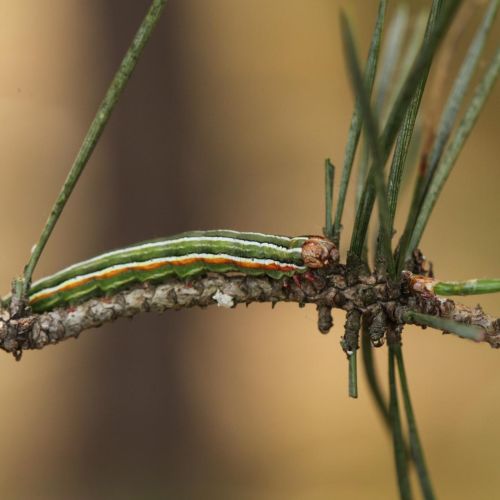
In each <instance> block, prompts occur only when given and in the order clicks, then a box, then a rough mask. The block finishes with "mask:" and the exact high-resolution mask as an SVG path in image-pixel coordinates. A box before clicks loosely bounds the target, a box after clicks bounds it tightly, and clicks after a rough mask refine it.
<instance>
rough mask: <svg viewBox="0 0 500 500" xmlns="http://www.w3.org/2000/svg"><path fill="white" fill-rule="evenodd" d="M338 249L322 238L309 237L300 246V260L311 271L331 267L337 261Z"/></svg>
mask: <svg viewBox="0 0 500 500" xmlns="http://www.w3.org/2000/svg"><path fill="white" fill-rule="evenodd" d="M339 258H340V254H339V251H338V248H337V247H336V246H335V244H334V243H332V242H331V241H330V240H328V239H326V238H324V237H323V236H309V238H308V239H307V241H306V242H305V243H304V244H303V245H302V259H303V261H304V264H305V265H306V266H307V267H309V268H311V269H320V268H322V267H327V266H331V265H332V264H336V263H337V262H338V261H339Z"/></svg>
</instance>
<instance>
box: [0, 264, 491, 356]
mask: <svg viewBox="0 0 500 500" xmlns="http://www.w3.org/2000/svg"><path fill="white" fill-rule="evenodd" d="M314 276H315V279H314V280H313V281H312V282H309V281H304V282H303V283H301V284H300V286H297V285H296V284H295V283H294V282H293V281H287V280H286V279H282V280H273V279H271V278H268V277H265V276H264V277H251V276H228V275H222V274H221V275H207V276H201V277H198V278H194V279H192V280H190V281H189V282H186V281H183V280H179V279H170V280H167V281H166V282H164V283H162V284H159V285H151V284H145V285H140V286H136V287H134V288H130V289H127V290H124V291H122V292H120V293H117V294H116V295H113V296H110V297H101V298H99V299H91V300H88V301H86V302H83V303H81V304H76V305H73V306H71V307H67V308H60V309H55V310H53V311H51V312H47V313H43V314H33V315H29V316H27V317H24V318H15V317H10V314H9V311H8V310H7V309H3V310H0V348H1V349H3V350H5V351H7V352H10V353H14V354H15V355H16V356H19V355H20V353H21V352H22V351H23V350H26V349H41V348H43V347H45V346H47V345H49V344H57V343H58V342H60V341H62V340H65V339H67V338H70V337H77V336H78V335H79V334H80V333H81V332H83V331H86V330H88V329H90V328H96V327H99V326H101V325H103V324H104V323H108V322H111V321H114V320H116V319H118V318H121V317H124V318H130V317H132V316H135V315H136V314H139V313H142V312H158V313H159V312H164V311H166V310H168V309H174V310H178V309H183V308H190V307H196V306H197V307H207V306H210V305H216V304H217V305H219V306H220V307H234V306H236V305H237V304H246V305H248V304H251V303H254V302H267V303H270V304H272V305H273V306H274V305H275V304H277V303H278V302H295V303H297V304H298V305H299V306H302V305H304V304H316V305H317V307H318V310H319V311H323V312H324V311H328V310H330V309H332V308H338V309H343V310H345V311H347V312H349V311H353V310H356V311H359V313H360V314H361V315H362V316H363V318H379V316H380V313H383V315H384V321H382V322H380V324H387V325H392V326H394V325H404V324H405V323H408V322H412V323H418V320H416V319H415V317H410V316H409V315H408V312H409V311H413V312H416V313H421V314H426V315H431V316H434V317H436V318H444V319H447V320H452V321H456V322H459V323H461V324H464V325H472V326H478V327H479V328H480V329H481V331H482V333H483V336H482V339H481V340H482V341H484V342H487V343H488V344H490V345H491V347H494V348H500V319H498V318H493V317H491V316H488V315H487V314H485V313H484V312H483V311H482V310H481V309H480V308H479V307H476V308H469V307H467V306H464V305H462V304H459V303H456V302H454V301H452V300H449V299H443V298H440V297H437V296H435V295H433V294H431V293H419V292H415V291H414V290H412V289H411V287H409V286H408V283H407V282H405V281H403V283H401V286H398V287H395V286H394V284H389V283H387V282H385V281H381V280H380V278H378V281H377V278H376V276H375V275H372V274H366V275H362V274H361V275H360V276H359V277H358V281H357V282H356V283H354V284H351V285H349V286H347V285H346V282H347V281H346V269H345V267H344V266H342V265H338V266H337V268H336V269H334V272H333V273H331V274H329V275H327V276H324V275H323V276H322V275H320V274H319V273H317V274H315V275H314ZM319 320H320V321H323V322H322V323H320V324H319V327H320V329H321V330H322V331H325V330H327V329H328V328H325V323H324V314H322V315H321V314H320V316H319ZM330 325H331V322H330ZM369 330H370V328H369ZM377 335H378V333H377ZM380 340H381V339H380V338H378V341H377V343H375V342H374V345H382V342H380ZM372 342H373V340H372Z"/></svg>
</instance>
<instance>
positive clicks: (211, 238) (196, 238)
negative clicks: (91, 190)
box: [31, 230, 307, 287]
mask: <svg viewBox="0 0 500 500" xmlns="http://www.w3.org/2000/svg"><path fill="white" fill-rule="evenodd" d="M225 231H230V230H225ZM230 232H233V233H235V234H239V233H238V231H230ZM247 234H253V235H256V236H272V235H269V234H262V233H247ZM273 237H274V236H273ZM278 238H283V239H285V238H286V239H287V240H289V241H291V240H295V239H302V237H296V238H289V237H287V236H278ZM303 239H304V241H306V240H307V238H306V237H304V238H303ZM189 241H213V242H217V241H223V242H226V243H239V244H242V245H243V246H254V247H264V248H271V249H274V250H278V251H281V252H284V253H286V254H289V255H297V256H300V255H301V253H302V250H301V248H300V247H297V248H286V247H282V246H280V245H276V244H274V243H267V242H259V241H252V240H240V239H238V238H228V237H227V236H184V237H183V238H177V239H175V240H162V241H153V242H149V243H142V244H139V245H134V246H131V247H126V248H120V249H118V250H112V251H111V252H106V253H103V254H101V255H97V256H96V257H92V258H91V259H88V260H84V261H82V262H77V263H76V264H72V265H71V266H68V267H66V268H64V269H62V270H61V271H58V272H57V273H54V274H52V275H50V276H48V277H45V278H41V279H39V280H37V281H35V282H34V283H33V284H32V285H31V286H32V287H35V286H38V285H39V284H40V283H42V282H44V281H45V280H47V279H55V278H57V276H59V275H61V274H64V273H67V272H68V271H72V270H73V269H77V268H78V267H80V266H83V265H88V264H92V263H93V262H97V261H98V260H100V259H102V258H106V257H112V256H113V255H119V254H121V253H123V252H129V251H134V250H147V249H151V248H156V247H162V246H169V245H175V244H177V243H186V242H189Z"/></svg>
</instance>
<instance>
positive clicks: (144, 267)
mask: <svg viewBox="0 0 500 500" xmlns="http://www.w3.org/2000/svg"><path fill="white" fill-rule="evenodd" d="M196 262H204V263H206V264H233V265H235V266H236V267H241V268H246V269H263V270H266V271H283V272H288V271H294V270H295V269H296V267H295V266H292V265H289V264H278V263H276V264H262V263H259V262H252V261H247V262H242V261H235V260H232V259H226V258H223V257H214V258H210V259H207V258H205V257H196V258H189V259H179V260H177V261H170V262H152V263H149V264H140V265H135V266H129V267H124V268H122V269H114V270H112V271H109V272H107V273H104V274H101V275H99V276H90V277H87V278H82V279H80V280H77V281H73V282H72V283H68V284H67V285H66V286H64V287H61V288H59V289H58V290H55V291H53V292H47V293H45V294H40V295H38V296H37V297H36V298H35V299H33V300H31V303H32V304H34V303H35V302H38V301H40V300H43V299H46V298H47V297H50V296H51V295H54V294H56V293H60V292H67V291H68V290H72V289H73V288H77V287H79V286H81V285H85V284H86V283H89V282H90V281H94V280H95V281H97V280H105V279H108V278H113V277H114V276H118V275H120V274H122V273H125V272H127V271H150V270H152V269H158V268H160V267H162V266H166V265H173V266H188V265H190V264H194V263H196ZM72 279H74V278H72Z"/></svg>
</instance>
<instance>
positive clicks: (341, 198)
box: [333, 0, 387, 246]
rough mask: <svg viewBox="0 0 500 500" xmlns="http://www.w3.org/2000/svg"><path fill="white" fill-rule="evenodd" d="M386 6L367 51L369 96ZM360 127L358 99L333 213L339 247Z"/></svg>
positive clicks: (383, 3)
mask: <svg viewBox="0 0 500 500" xmlns="http://www.w3.org/2000/svg"><path fill="white" fill-rule="evenodd" d="M386 4H387V0H381V1H380V3H379V7H378V15H377V20H376V23H375V28H374V30H373V35H372V40H371V43H370V49H369V51H368V57H367V61H366V69H365V88H366V89H367V92H368V93H369V94H371V91H372V88H373V82H374V80H375V74H376V71H377V63H378V55H379V51H380V40H381V37H382V28H383V26H384V20H385V10H386ZM361 126H362V119H361V114H360V104H359V99H358V98H357V99H356V104H355V106H354V111H353V114H352V118H351V125H350V127H349V135H348V139H347V144H346V149H345V153H344V166H343V169H342V176H341V179H340V186H339V195H338V201H337V210H336V213H335V222H334V230H333V241H334V243H335V244H336V245H337V246H339V242H340V232H341V230H342V214H343V212H344V204H345V199H346V195H347V188H348V185H349V180H350V178H351V171H352V165H353V162H354V157H355V155H356V149H357V147H358V142H359V136H360V134H361Z"/></svg>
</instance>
